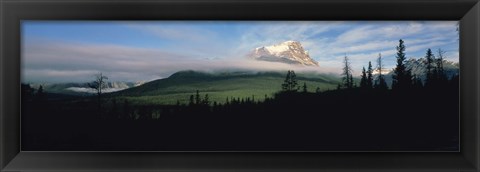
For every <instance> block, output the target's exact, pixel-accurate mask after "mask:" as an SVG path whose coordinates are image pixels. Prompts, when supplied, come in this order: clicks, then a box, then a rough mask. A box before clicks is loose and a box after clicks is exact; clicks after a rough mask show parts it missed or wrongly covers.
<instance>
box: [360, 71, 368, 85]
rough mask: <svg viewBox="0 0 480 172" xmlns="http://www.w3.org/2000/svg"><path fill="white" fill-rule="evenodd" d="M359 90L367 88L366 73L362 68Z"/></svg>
mask: <svg viewBox="0 0 480 172" xmlns="http://www.w3.org/2000/svg"><path fill="white" fill-rule="evenodd" d="M360 88H367V72H366V71H365V67H363V68H362V78H361V79H360Z"/></svg>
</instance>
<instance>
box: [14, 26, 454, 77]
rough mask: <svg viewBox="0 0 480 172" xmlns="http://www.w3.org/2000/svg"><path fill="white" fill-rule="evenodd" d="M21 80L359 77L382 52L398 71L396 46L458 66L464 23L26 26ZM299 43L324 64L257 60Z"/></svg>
mask: <svg viewBox="0 0 480 172" xmlns="http://www.w3.org/2000/svg"><path fill="white" fill-rule="evenodd" d="M21 28H22V33H21V41H22V43H21V44H22V45H21V46H22V48H21V60H22V71H21V73H22V82H27V83H39V82H40V83H59V82H88V81H91V80H93V78H94V75H95V74H97V73H100V72H101V73H103V74H104V75H106V76H108V77H109V81H130V82H137V81H150V80H154V79H160V78H165V77H168V76H170V75H171V74H173V73H175V72H177V71H181V70H201V71H206V72H210V71H219V70H254V71H269V70H289V69H292V70H295V71H297V70H298V71H304V70H305V71H316V72H319V73H331V74H340V73H341V70H342V61H343V58H344V56H345V55H346V56H348V58H349V59H350V62H351V67H352V69H353V73H354V75H358V76H359V75H360V72H361V70H362V67H363V66H365V67H366V66H367V65H368V62H369V61H371V62H372V64H373V65H374V66H375V64H376V62H375V61H376V59H377V58H378V55H379V53H381V55H382V58H383V63H384V66H385V68H386V69H392V68H393V67H394V65H395V63H396V61H395V53H396V49H395V47H396V46H397V45H398V41H399V39H403V40H404V41H405V46H406V51H405V53H406V55H407V58H416V59H418V58H421V57H424V56H425V53H426V50H427V49H428V48H431V49H432V50H433V51H434V52H436V51H437V49H439V48H441V49H442V50H444V51H445V52H446V54H445V56H446V59H447V60H450V61H454V62H458V61H459V41H458V40H459V36H458V32H457V30H456V29H457V21H29V20H26V21H22V23H21ZM289 40H293V41H299V42H300V43H301V44H302V45H303V47H304V49H305V50H307V51H308V52H309V54H310V57H311V58H313V59H314V60H316V61H317V62H318V63H319V66H318V67H302V66H295V65H288V64H282V63H278V62H264V61H255V60H252V59H249V58H247V54H248V53H250V52H252V51H253V50H254V49H255V48H257V47H262V46H269V45H274V44H278V43H281V42H284V41H289Z"/></svg>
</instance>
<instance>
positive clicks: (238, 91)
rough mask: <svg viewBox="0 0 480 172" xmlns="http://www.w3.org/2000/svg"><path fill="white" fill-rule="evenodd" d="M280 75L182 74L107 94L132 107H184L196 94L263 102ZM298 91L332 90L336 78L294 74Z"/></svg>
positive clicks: (277, 85)
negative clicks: (163, 105)
mask: <svg viewBox="0 0 480 172" xmlns="http://www.w3.org/2000/svg"><path fill="white" fill-rule="evenodd" d="M284 79H285V74H284V73H283V72H266V73H241V72H237V73H215V74H211V73H202V72H195V71H182V72H178V73H175V74H173V75H172V76H170V77H168V78H165V79H159V80H156V81H152V82H149V83H146V84H144V85H141V86H138V87H134V88H130V89H126V90H123V91H120V92H115V93H111V94H107V97H110V98H113V97H115V98H116V99H117V100H120V101H122V100H125V99H127V100H128V101H129V102H131V103H132V104H136V105H158V104H177V102H178V103H180V104H188V102H189V99H190V96H191V95H195V94H196V91H197V90H198V91H199V94H200V97H201V98H202V99H204V98H205V95H206V94H208V99H209V101H210V102H212V103H213V102H217V103H225V102H226V101H227V98H228V99H229V100H231V98H232V97H234V98H235V99H238V98H240V99H245V100H246V99H247V98H250V99H251V100H252V99H254V100H255V101H263V100H264V99H265V97H272V96H273V95H274V93H276V92H278V91H280V90H281V89H282V88H281V85H282V83H283V82H284ZM297 81H298V87H299V90H300V91H302V90H303V85H304V83H305V84H306V86H307V91H308V92H316V91H317V88H318V89H319V91H324V90H329V89H335V88H336V86H337V85H338V83H339V82H340V80H339V78H337V77H334V76H330V75H326V74H313V73H305V74H301V73H299V74H297Z"/></svg>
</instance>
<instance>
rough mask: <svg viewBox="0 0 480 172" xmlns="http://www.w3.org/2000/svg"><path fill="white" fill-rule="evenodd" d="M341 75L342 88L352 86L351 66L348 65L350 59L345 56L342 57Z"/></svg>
mask: <svg viewBox="0 0 480 172" xmlns="http://www.w3.org/2000/svg"><path fill="white" fill-rule="evenodd" d="M343 64H344V67H343V73H342V75H343V77H342V82H343V85H342V86H343V88H353V76H352V68H351V67H350V61H349V59H348V57H347V56H345V57H344V59H343Z"/></svg>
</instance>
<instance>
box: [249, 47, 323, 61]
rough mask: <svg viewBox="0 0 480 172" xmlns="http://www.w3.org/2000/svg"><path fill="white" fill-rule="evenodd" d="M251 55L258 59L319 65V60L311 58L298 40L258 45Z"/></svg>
mask: <svg viewBox="0 0 480 172" xmlns="http://www.w3.org/2000/svg"><path fill="white" fill-rule="evenodd" d="M249 56H250V57H251V58H254V59H256V60H263V61H272V62H283V63H288V64H300V65H304V66H318V62H316V61H315V60H313V59H312V58H310V55H309V54H308V51H306V50H304V49H303V46H302V44H301V43H300V42H298V41H285V42H282V43H279V44H275V45H271V46H263V47H258V48H255V50H254V51H253V52H252V53H251V54H250V55H249Z"/></svg>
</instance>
